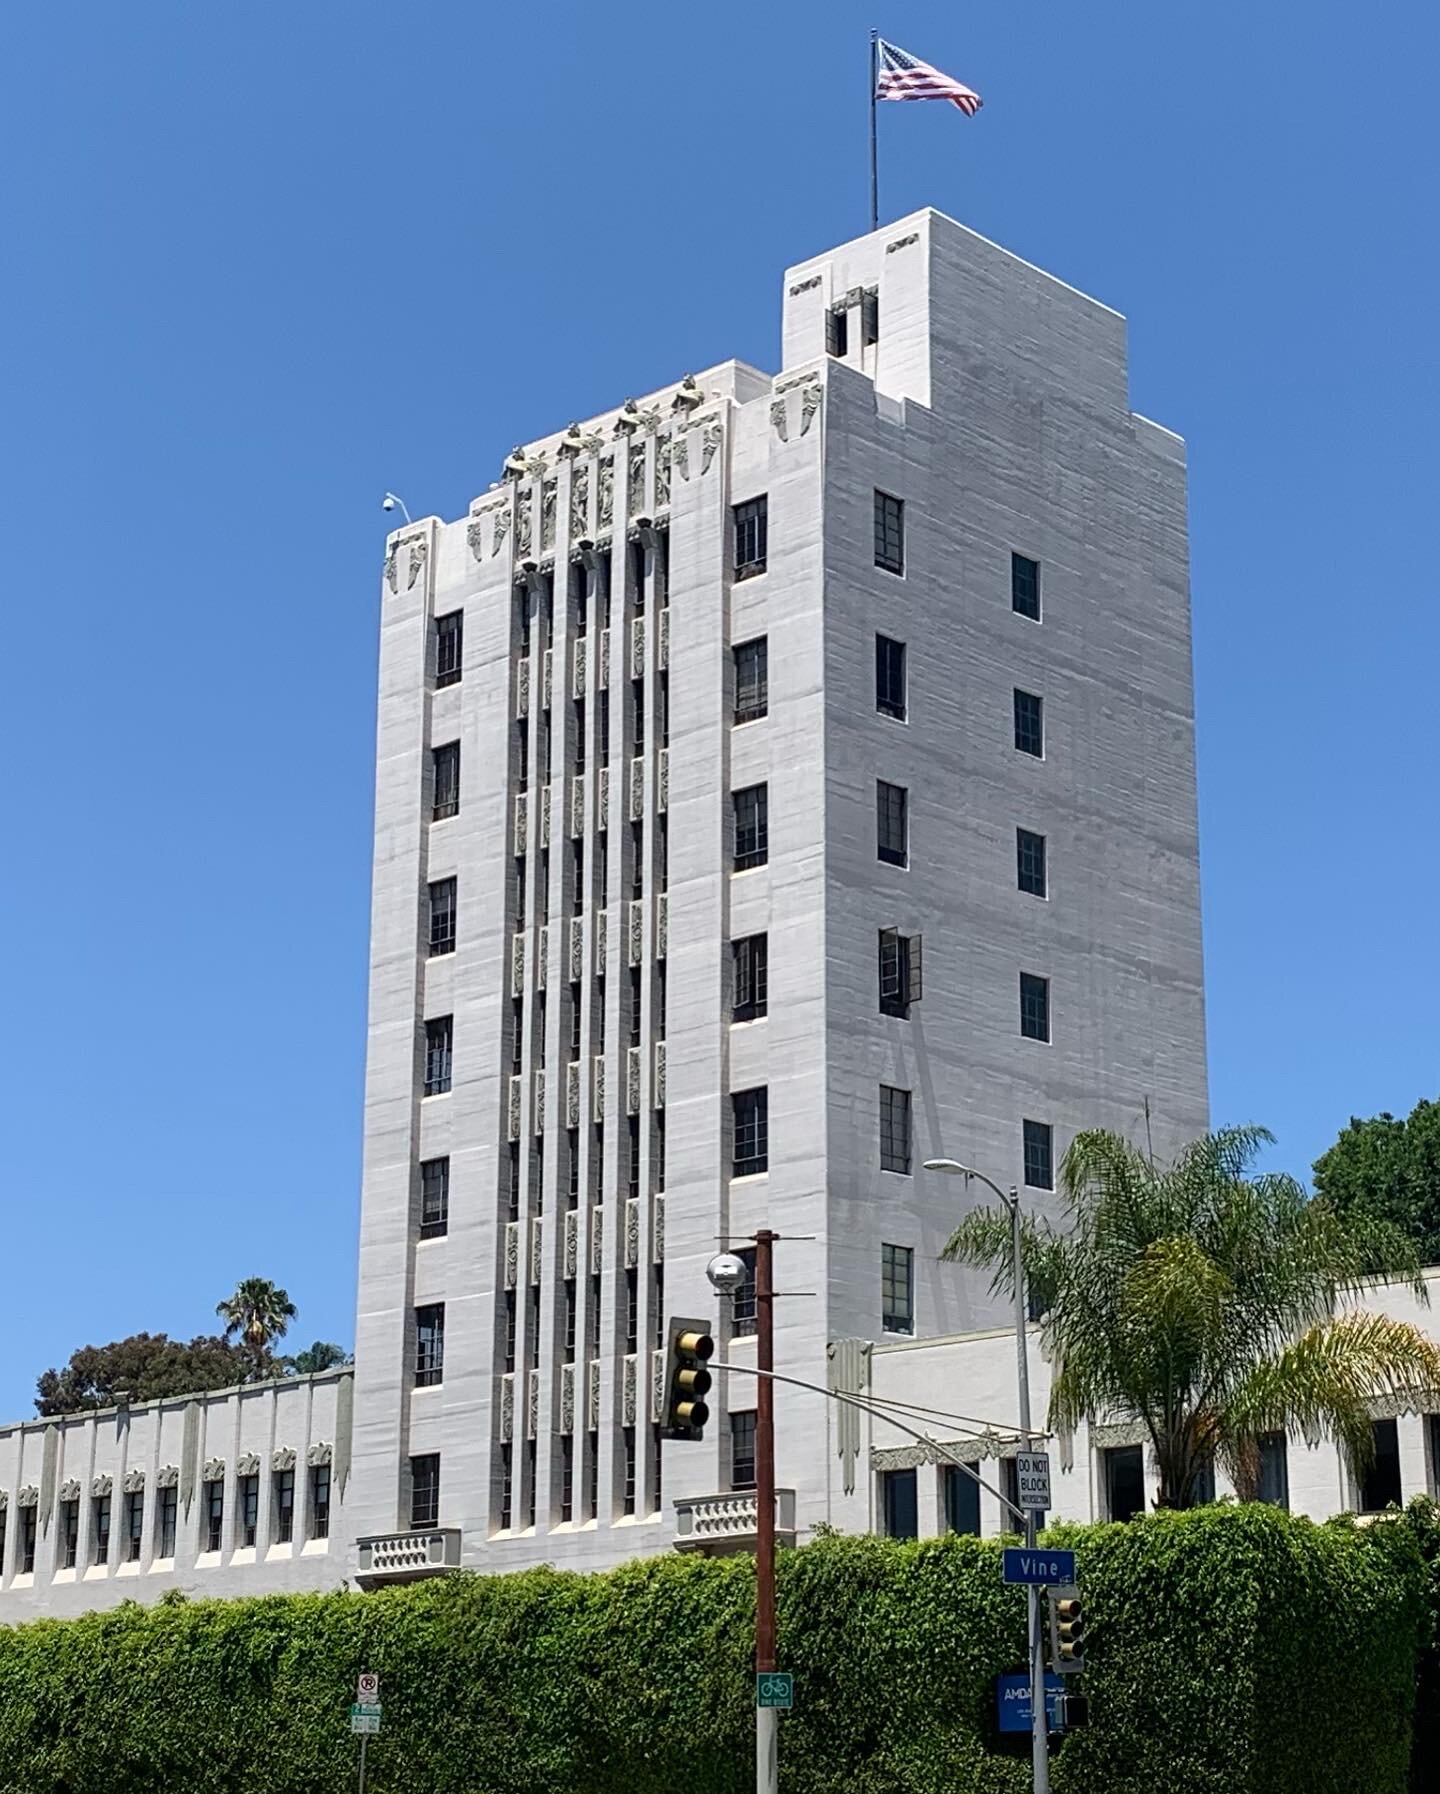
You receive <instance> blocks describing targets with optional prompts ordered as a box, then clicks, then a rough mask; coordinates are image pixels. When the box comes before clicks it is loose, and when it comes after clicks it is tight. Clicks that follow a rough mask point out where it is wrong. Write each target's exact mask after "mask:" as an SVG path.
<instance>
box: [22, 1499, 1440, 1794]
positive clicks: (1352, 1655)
mask: <svg viewBox="0 0 1440 1794" xmlns="http://www.w3.org/2000/svg"><path fill="white" fill-rule="evenodd" d="M1432 1525H1433V1522H1432ZM1054 1536H1055V1537H1056V1538H1060V1537H1062V1536H1063V1537H1064V1539H1065V1542H1067V1543H1073V1544H1075V1545H1076V1546H1077V1548H1078V1549H1079V1550H1080V1551H1081V1553H1082V1557H1081V1565H1082V1568H1081V1582H1082V1588H1083V1590H1084V1594H1085V1597H1086V1605H1087V1611H1088V1614H1089V1623H1090V1638H1091V1646H1090V1654H1089V1661H1090V1668H1089V1670H1088V1672H1087V1674H1086V1677H1085V1685H1086V1688H1087V1690H1088V1692H1089V1694H1090V1697H1091V1707H1092V1716H1093V1722H1094V1723H1093V1725H1092V1727H1091V1728H1090V1729H1089V1730H1088V1731H1086V1732H1077V1733H1075V1734H1074V1735H1073V1736H1072V1737H1071V1738H1070V1739H1069V1740H1067V1742H1066V1743H1065V1745H1064V1746H1063V1748H1062V1749H1061V1751H1060V1752H1059V1755H1058V1759H1057V1761H1056V1765H1055V1778H1054V1779H1055V1788H1056V1794H1131V1791H1132V1790H1133V1791H1134V1794H1141V1790H1143V1791H1144V1794H1156V1790H1160V1791H1161V1794H1212V1791H1214V1794H1220V1791H1221V1790H1222V1789H1223V1791H1224V1794H1329V1791H1330V1790H1335V1791H1336V1794H1339V1791H1340V1790H1342V1789H1343V1790H1345V1791H1346V1794H1354V1791H1356V1790H1363V1794H1403V1790H1404V1789H1405V1786H1406V1769H1407V1764H1408V1756H1409V1730H1410V1712H1411V1706H1412V1700H1413V1692H1414V1686H1415V1657H1416V1644H1417V1638H1418V1637H1419V1634H1420V1629H1421V1625H1422V1614H1423V1610H1424V1605H1425V1590H1426V1566H1425V1562H1424V1560H1423V1558H1422V1543H1423V1541H1422V1540H1421V1539H1420V1537H1419V1533H1418V1529H1417V1522H1416V1521H1414V1520H1413V1519H1410V1520H1395V1521H1391V1522H1386V1523H1384V1524H1381V1525H1377V1526H1374V1527H1369V1528H1355V1527H1351V1526H1346V1525H1341V1524H1333V1525H1329V1526H1315V1525H1312V1524H1311V1523H1310V1522H1308V1521H1304V1520H1299V1519H1293V1518H1291V1517H1289V1516H1288V1515H1285V1514H1282V1513H1278V1512H1275V1511H1274V1510H1271V1509H1267V1508H1240V1509H1236V1508H1233V1507H1219V1508H1211V1509H1206V1510H1202V1511H1200V1512H1197V1513H1194V1514H1184V1515H1169V1516H1155V1517H1152V1518H1150V1519H1147V1520H1143V1521H1136V1522H1132V1523H1131V1524H1130V1525H1128V1526H1102V1527H1088V1528H1082V1529H1075V1530H1074V1531H1073V1532H1070V1533H1066V1534H1064V1535H1062V1534H1060V1533H1057V1534H1056V1535H1054ZM1433 1539H1434V1541H1435V1544H1436V1549H1435V1550H1434V1551H1433V1552H1431V1553H1429V1554H1428V1555H1430V1556H1432V1557H1434V1558H1435V1559H1436V1560H1437V1561H1440V1528H1435V1529H1434V1533H1433ZM752 1603H753V1581H752V1566H751V1564H750V1562H749V1560H748V1559H728V1560H709V1559H704V1558H697V1557H681V1556H670V1557H666V1558H662V1559H656V1560H652V1561H650V1562H647V1563H642V1564H635V1565H632V1566H629V1567H628V1568H625V1569H622V1570H619V1571H616V1572H614V1573H612V1574H609V1575H604V1576H588V1577H585V1576H576V1575H562V1574H557V1573H554V1572H551V1571H531V1572H527V1573H525V1574H521V1575H514V1576H489V1577H481V1576H468V1575H462V1576H454V1577H446V1578H443V1579H439V1580H436V1581H431V1582H425V1583H420V1584H417V1585H414V1586H412V1587H408V1588H398V1589H390V1590H386V1591H382V1592H379V1593H376V1594H372V1595H355V1594H333V1595H309V1596H283V1597H272V1598H267V1599H263V1600H254V1601H235V1602H183V1601H175V1602H172V1603H162V1605H161V1606H159V1607H157V1608H151V1609H141V1608H139V1607H135V1606H126V1607H123V1608H121V1609H119V1610H117V1611H113V1612H110V1613H106V1614H94V1615H90V1616H87V1617H85V1618H83V1619H78V1620H67V1621H42V1622H39V1623H36V1624H33V1625H29V1626H24V1627H20V1628H18V1629H15V1630H11V1631H8V1632H7V1631H0V1794H62V1791H63V1794H178V1791H181V1790H183V1794H236V1791H238V1790H244V1791H246V1794H249V1791H250V1790H255V1791H257V1794H261V1791H263V1794H321V1791H322V1790H325V1791H327V1794H328V1791H330V1790H334V1791H337V1794H339V1791H341V1790H344V1789H346V1788H348V1787H350V1786H351V1785H352V1784H353V1780H354V1774H355V1758H356V1741H355V1740H353V1739H352V1738H351V1737H350V1736H349V1733H348V1730H347V1722H346V1711H347V1708H348V1704H349V1702H350V1699H351V1698H352V1689H353V1686H354V1678H355V1675H356V1673H357V1671H359V1670H361V1669H365V1668H370V1669H375V1670H378V1671H379V1672H380V1675H381V1677H382V1696H383V1703H384V1710H385V1729H384V1732H383V1733H382V1735H381V1736H380V1737H379V1738H378V1739H376V1740H373V1741H372V1748H371V1751H370V1771H371V1774H370V1783H369V1786H370V1790H371V1794H680V1791H683V1794H742V1790H748V1789H749V1788H751V1787H753V1785H754V1784H753V1769H752V1767H751V1762H752V1756H751V1748H752V1737H753V1715H752V1710H751V1707H750V1705H749V1701H750V1698H751V1686H752V1684H751V1680H750V1674H749V1671H750V1648H751V1625H752V1612H753V1607H752ZM779 1632H780V1658H781V1662H782V1664H783V1666H784V1667H785V1668H787V1669H791V1670H793V1671H794V1672H795V1675H796V1686H797V1696H796V1701H797V1704H796V1708H795V1711H794V1712H793V1713H791V1714H788V1715H786V1716H784V1717H783V1718H782V1722H781V1726H782V1729H781V1785H782V1789H783V1790H784V1794H835V1791H836V1790H844V1794H1021V1790H1025V1789H1028V1787H1029V1785H1030V1782H1029V1764H1028V1760H1027V1759H1026V1756H1025V1746H1024V1741H1023V1740H1020V1741H1016V1742H1012V1743H1009V1744H1005V1743H1002V1742H1001V1741H1000V1740H998V1739H997V1738H996V1736H995V1734H994V1730H993V1709H994V1700H993V1693H992V1689H993V1678H994V1676H995V1675H996V1674H997V1673H998V1672H999V1671H1002V1670H1007V1669H1013V1668H1017V1667H1019V1665H1020V1663H1021V1662H1022V1660H1023V1654H1024V1651H1023V1600H1022V1596H1021V1594H1020V1591H1019V1590H1016V1589H1007V1588H1005V1587H1004V1586H1003V1585H1002V1583H1001V1581H1000V1574H999V1564H998V1561H997V1549H996V1546H995V1545H994V1544H993V1543H992V1542H989V1541H986V1542H983V1543H982V1542H981V1541H978V1540H974V1539H960V1538H947V1539H943V1540H933V1541H925V1542H921V1543H916V1544H905V1545H899V1544H890V1543H886V1542H883V1541H880V1540H875V1539H863V1538H862V1539H844V1538H834V1539H825V1540H820V1541H817V1542H816V1543H815V1544H812V1545H809V1546H806V1547H805V1548H804V1549H802V1550H799V1551H794V1552H787V1553H783V1554H782V1558H781V1584H780V1612H779Z"/></svg>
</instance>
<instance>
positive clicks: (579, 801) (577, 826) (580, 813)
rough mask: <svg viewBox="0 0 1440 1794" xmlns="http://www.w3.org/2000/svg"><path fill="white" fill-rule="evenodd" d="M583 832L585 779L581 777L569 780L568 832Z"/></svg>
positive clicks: (574, 834) (573, 835)
mask: <svg viewBox="0 0 1440 1794" xmlns="http://www.w3.org/2000/svg"><path fill="white" fill-rule="evenodd" d="M584 833H585V780H584V778H583V777H581V778H578V779H572V780H571V781H570V834H571V837H572V839H573V838H574V837H575V836H576V835H583V834H584Z"/></svg>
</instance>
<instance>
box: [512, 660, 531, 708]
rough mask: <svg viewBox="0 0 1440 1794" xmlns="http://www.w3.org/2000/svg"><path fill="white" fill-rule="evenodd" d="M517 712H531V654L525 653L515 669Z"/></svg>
mask: <svg viewBox="0 0 1440 1794" xmlns="http://www.w3.org/2000/svg"><path fill="white" fill-rule="evenodd" d="M515 714H516V716H529V714H530V656H529V655H528V654H523V655H522V656H521V657H520V664H519V665H518V666H517V667H516V669H515Z"/></svg>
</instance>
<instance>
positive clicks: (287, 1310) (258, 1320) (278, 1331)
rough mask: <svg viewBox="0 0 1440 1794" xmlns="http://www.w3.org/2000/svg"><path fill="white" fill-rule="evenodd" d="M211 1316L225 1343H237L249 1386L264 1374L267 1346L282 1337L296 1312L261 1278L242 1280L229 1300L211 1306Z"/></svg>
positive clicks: (290, 1302) (277, 1288) (272, 1286)
mask: <svg viewBox="0 0 1440 1794" xmlns="http://www.w3.org/2000/svg"><path fill="white" fill-rule="evenodd" d="M215 1312H216V1314H218V1315H219V1317H220V1319H221V1320H222V1321H224V1323H225V1337H226V1339H238V1340H239V1342H240V1349H241V1351H242V1352H244V1353H245V1355H246V1357H247V1358H248V1359H249V1360H250V1381H251V1382H252V1383H253V1382H257V1381H258V1380H259V1379H260V1377H261V1376H262V1375H263V1374H264V1371H265V1361H266V1359H267V1358H268V1357H269V1354H270V1347H271V1345H272V1344H273V1342H274V1341H275V1340H277V1339H282V1338H283V1337H284V1335H285V1330H286V1328H287V1327H288V1326H289V1325H290V1322H291V1321H293V1320H294V1318H295V1316H296V1314H297V1313H298V1312H299V1310H298V1309H297V1308H296V1306H295V1304H294V1303H293V1302H292V1301H291V1300H290V1298H289V1296H288V1295H286V1293H285V1291H284V1290H283V1289H281V1288H279V1286H278V1285H277V1284H274V1283H271V1282H270V1281H269V1280H268V1279H267V1278H265V1277H244V1278H242V1279H241V1280H240V1282H239V1283H237V1284H236V1285H235V1294H234V1295H233V1296H227V1297H226V1299H225V1300H224V1301H223V1302H217V1303H216V1304H215Z"/></svg>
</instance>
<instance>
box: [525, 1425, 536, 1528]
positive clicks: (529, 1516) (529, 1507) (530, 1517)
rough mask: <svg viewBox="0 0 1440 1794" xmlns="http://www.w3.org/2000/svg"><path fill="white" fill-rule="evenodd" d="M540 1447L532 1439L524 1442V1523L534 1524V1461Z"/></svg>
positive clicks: (531, 1525) (532, 1525) (530, 1525)
mask: <svg viewBox="0 0 1440 1794" xmlns="http://www.w3.org/2000/svg"><path fill="white" fill-rule="evenodd" d="M539 1455H540V1448H539V1445H538V1444H537V1442H536V1441H535V1440H534V1439H527V1440H526V1442H525V1524H526V1525H527V1526H529V1527H532V1528H533V1527H534V1525H535V1463H536V1459H537V1458H538V1457H539Z"/></svg>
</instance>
